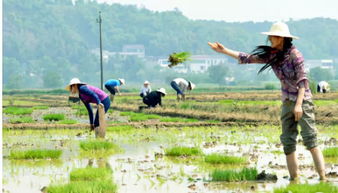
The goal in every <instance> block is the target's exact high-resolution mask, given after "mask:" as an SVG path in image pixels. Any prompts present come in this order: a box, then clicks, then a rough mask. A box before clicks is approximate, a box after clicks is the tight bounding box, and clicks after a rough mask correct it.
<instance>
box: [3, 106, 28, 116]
mask: <svg viewBox="0 0 338 193" xmlns="http://www.w3.org/2000/svg"><path fill="white" fill-rule="evenodd" d="M3 112H4V113H5V114H12V115H27V114H31V113H32V112H33V109H32V108H19V107H7V108H6V109H4V111H3Z"/></svg>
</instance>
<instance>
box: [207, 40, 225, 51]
mask: <svg viewBox="0 0 338 193" xmlns="http://www.w3.org/2000/svg"><path fill="white" fill-rule="evenodd" d="M208 45H209V46H210V47H211V48H212V49H213V50H215V51H216V52H219V53H224V51H225V47H224V46H223V45H222V44H221V43H219V42H215V43H211V42H208Z"/></svg>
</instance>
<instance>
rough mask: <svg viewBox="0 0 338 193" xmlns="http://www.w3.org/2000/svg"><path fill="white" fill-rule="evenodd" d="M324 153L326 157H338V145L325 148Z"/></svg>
mask: <svg viewBox="0 0 338 193" xmlns="http://www.w3.org/2000/svg"><path fill="white" fill-rule="evenodd" d="M323 155H324V157H338V147H330V148H325V149H324V150H323Z"/></svg>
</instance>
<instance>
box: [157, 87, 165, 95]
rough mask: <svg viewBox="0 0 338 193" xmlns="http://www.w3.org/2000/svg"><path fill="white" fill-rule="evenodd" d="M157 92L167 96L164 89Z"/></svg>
mask: <svg viewBox="0 0 338 193" xmlns="http://www.w3.org/2000/svg"><path fill="white" fill-rule="evenodd" d="M157 92H160V93H162V94H164V95H166V94H167V93H166V92H165V89H164V88H160V89H158V90H157Z"/></svg>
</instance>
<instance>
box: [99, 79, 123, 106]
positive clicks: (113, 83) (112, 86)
mask: <svg viewBox="0 0 338 193" xmlns="http://www.w3.org/2000/svg"><path fill="white" fill-rule="evenodd" d="M125 84H126V81H125V80H124V79H123V78H119V79H117V80H116V79H109V80H107V81H106V82H105V83H104V87H106V89H107V90H108V91H109V92H110V100H111V102H113V101H114V96H115V94H116V93H118V95H121V92H120V89H119V86H122V85H125Z"/></svg>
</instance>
